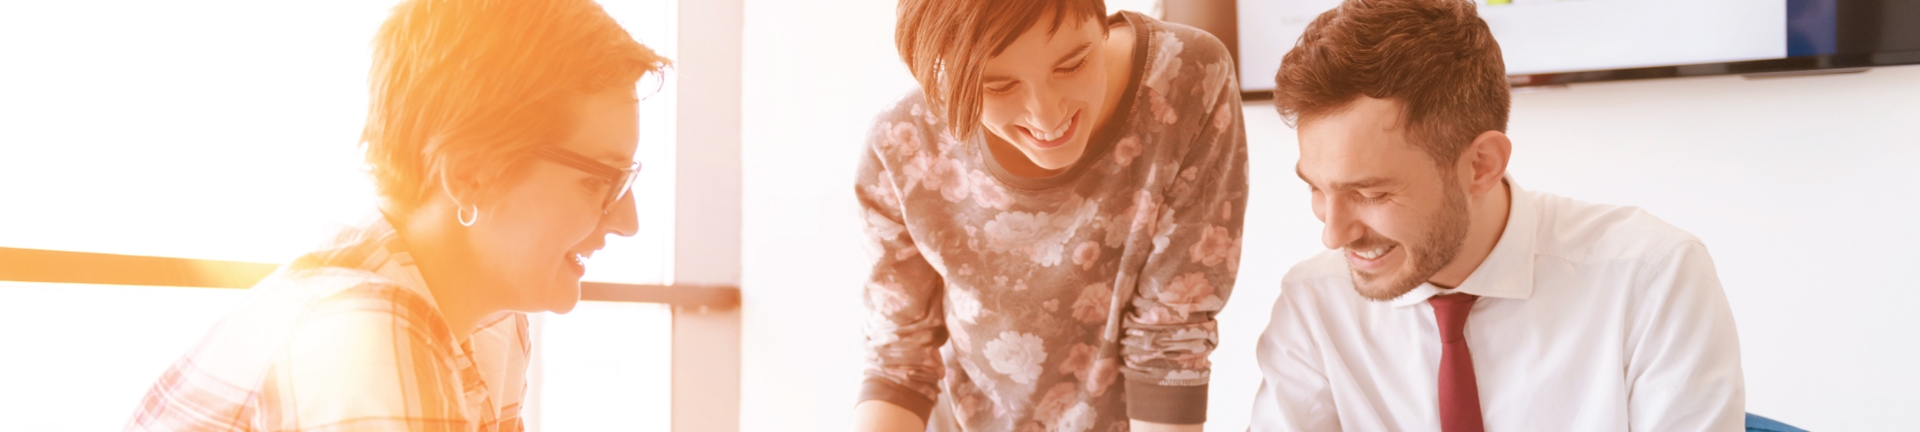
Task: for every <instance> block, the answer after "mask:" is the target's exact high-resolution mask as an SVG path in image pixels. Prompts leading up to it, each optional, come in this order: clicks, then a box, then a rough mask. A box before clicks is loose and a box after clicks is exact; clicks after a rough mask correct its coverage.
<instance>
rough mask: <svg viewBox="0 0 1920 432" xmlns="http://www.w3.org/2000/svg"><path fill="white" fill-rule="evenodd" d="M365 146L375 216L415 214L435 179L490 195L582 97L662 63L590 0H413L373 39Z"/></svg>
mask: <svg viewBox="0 0 1920 432" xmlns="http://www.w3.org/2000/svg"><path fill="white" fill-rule="evenodd" d="M373 51H374V54H373V71H372V74H371V76H370V77H369V78H368V81H369V83H370V84H371V85H372V93H373V94H372V97H371V99H370V101H369V107H368V110H367V124H366V129H364V130H363V131H362V132H361V136H360V139H361V141H362V143H363V144H364V145H365V146H366V153H367V154H366V158H367V159H366V160H367V163H368V165H370V166H371V171H372V174H373V178H374V183H375V186H376V188H377V189H378V190H379V192H380V196H381V197H382V198H383V199H384V200H385V201H386V203H385V204H383V207H387V206H391V208H389V209H390V210H393V211H397V212H400V213H406V212H410V211H412V209H413V208H415V207H417V206H418V205H419V204H420V203H421V202H422V201H423V199H424V197H427V196H430V195H428V194H429V193H432V192H434V190H435V189H437V188H438V187H439V186H440V184H439V181H440V179H441V178H442V177H449V176H450V173H470V174H476V175H478V177H480V178H483V179H488V180H489V181H487V182H485V183H484V184H482V185H480V187H479V188H478V189H479V190H477V191H474V192H473V193H476V194H480V195H486V194H488V193H490V191H493V190H498V189H499V188H502V187H503V186H504V185H503V184H502V183H510V181H509V180H510V179H512V178H514V175H513V174H514V173H516V172H518V171H519V170H518V167H520V166H522V165H524V164H521V163H519V162H520V161H524V160H527V159H528V155H531V154H532V152H533V151H534V150H535V149H536V148H538V147H540V146H546V145H555V143H557V142H558V141H560V140H563V139H565V138H566V136H565V135H566V134H568V133H570V131H571V130H572V128H573V126H574V118H575V115H576V113H574V112H573V110H572V109H571V105H570V104H571V102H572V101H573V100H574V99H575V98H577V97H578V96H581V95H585V94H590V93H595V92H600V91H606V90H612V89H615V88H618V87H619V86H622V85H634V83H635V82H636V81H638V80H639V79H640V77H642V76H645V75H646V74H651V73H658V72H659V71H660V70H661V69H662V68H665V67H667V65H668V64H669V62H668V61H667V60H666V59H665V58H662V57H660V56H659V55H656V54H655V53H654V52H653V50H652V49H649V48H647V47H646V46H645V45H641V44H640V43H639V42H638V41H635V40H634V39H633V37H632V36H631V35H629V34H627V31H626V30H625V29H623V28H621V27H620V24H619V23H617V22H615V21H614V20H613V17H611V16H608V15H607V13H606V11H605V10H603V9H601V7H600V5H599V4H596V3H594V2H593V1H591V0H513V1H487V0H410V1H407V2H404V3H401V4H399V5H398V6H394V8H393V15H392V16H391V17H389V18H387V21H386V23H384V24H382V25H381V26H380V30H379V33H378V34H377V35H375V37H374V42H373Z"/></svg>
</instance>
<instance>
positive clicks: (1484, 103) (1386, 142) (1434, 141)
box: [1252, 0, 1745, 432]
mask: <svg viewBox="0 0 1920 432" xmlns="http://www.w3.org/2000/svg"><path fill="white" fill-rule="evenodd" d="M1275 80H1276V82H1277V86H1276V90H1275V91H1274V93H1275V94H1274V101H1275V105H1276V106H1277V107H1278V109H1279V111H1280V113H1281V115H1282V116H1283V117H1284V118H1285V119H1287V121H1288V122H1289V123H1290V124H1293V125H1295V126H1296V130H1297V132H1298V135H1299V140H1300V160H1299V164H1298V165H1297V167H1296V170H1297V171H1298V174H1299V176H1300V179H1301V180H1303V181H1305V182H1306V183H1307V184H1308V185H1309V186H1311V187H1312V197H1313V213H1314V216H1316V217H1318V218H1319V219H1320V221H1321V222H1323V223H1325V231H1324V233H1323V237H1322V241H1323V242H1324V243H1325V244H1326V246H1327V247H1328V248H1329V249H1332V250H1330V251H1327V252H1325V253H1321V254H1320V255H1318V256H1315V257H1313V258H1311V259H1308V260H1306V261H1305V262H1301V263H1300V264H1298V265H1296V266H1294V267H1293V269H1292V270H1290V271H1289V272H1288V273H1287V276H1286V278H1285V279H1284V281H1283V282H1282V290H1281V293H1280V298H1279V300H1278V301H1277V302H1276V303H1275V305H1274V309H1273V317H1272V321H1271V323H1270V324H1269V325H1268V327H1267V329H1266V331H1265V332H1264V334H1263V335H1262V336H1261V337H1260V340H1259V347H1258V355H1259V363H1260V368H1261V373H1262V375H1263V378H1264V382H1263V383H1262V384H1261V388H1260V392H1259V394H1258V395H1257V396H1256V405H1255V408H1254V416H1253V428H1252V429H1253V430H1261V431H1265V430H1289V431H1290V430H1304V431H1325V430H1348V431H1356V430H1357V431H1386V430H1394V431H1419V430H1441V431H1447V432H1460V431H1482V430H1503V431H1540V430H1561V431H1565V430H1583V431H1585V430H1591V431H1626V430H1637V431H1703V430H1726V431H1733V430H1741V428H1742V422H1743V420H1744V416H1743V412H1744V408H1745V407H1744V403H1745V399H1744V398H1745V395H1744V383H1743V378H1742V375H1741V370H1740V346H1739V338H1738V336H1737V335H1736V333H1735V329H1734V324H1733V316H1732V312H1731V310H1730V309H1729V307H1728V305H1727V300H1726V295H1725V294H1724V293H1723V292H1722V290H1721V287H1720V282H1719V278H1718V276H1716V275H1715V273H1714V267H1713V260H1712V259H1711V258H1710V257H1709V256H1708V255H1707V249H1706V246H1705V245H1703V244H1702V243H1701V241H1700V240H1699V239H1698V238H1695V237H1694V236H1692V235H1690V234H1688V233H1687V232H1685V231H1682V230H1680V229H1679V228H1676V227H1674V226H1672V225H1669V224H1667V223H1666V222H1663V221H1661V220H1659V219H1657V218H1655V217H1653V216H1652V215H1649V214H1647V212H1645V211H1642V210H1640V209H1636V208H1632V207H1622V206H1610V205H1599V204H1589V203H1584V202H1579V201H1575V200H1572V199H1568V198H1563V197H1559V196H1555V195H1550V194H1546V193H1541V192H1535V191H1529V190H1525V189H1522V188H1521V187H1520V186H1519V184H1518V183H1516V182H1515V181H1514V179H1513V178H1512V177H1511V176H1509V175H1507V173H1506V170H1507V163H1508V158H1509V156H1510V155H1511V153H1512V150H1513V144H1512V142H1511V141H1510V140H1509V139H1508V137H1507V135H1506V134H1505V133H1504V132H1505V131H1506V123H1507V112H1508V106H1509V96H1508V88H1507V82H1506V79H1505V68H1504V63H1503V62H1502V60H1501V56H1500V47H1499V45H1498V44H1497V43H1495V41H1494V39H1493V35H1492V34H1491V33H1490V32H1489V31H1488V29H1487V25H1486V23H1485V22H1484V21H1482V20H1481V19H1480V18H1479V17H1478V16H1477V14H1476V12H1475V6H1474V4H1473V2H1469V1H1465V0H1367V1H1360V0H1348V1H1346V2H1345V3H1344V4H1342V5H1341V6H1340V7H1338V8H1336V9H1334V10H1332V11H1329V12H1327V13H1325V14H1323V15H1321V16H1320V17H1319V18H1318V19H1316V20H1315V21H1314V22H1313V23H1312V24H1310V25H1309V27H1308V28H1307V30H1306V32H1305V34H1304V35H1302V36H1301V38H1300V40H1299V43H1298V44H1297V45H1295V47H1294V48H1293V50H1292V51H1290V52H1289V53H1288V54H1287V55H1286V58H1285V60H1284V61H1283V62H1282V66H1281V69H1280V72H1279V74H1278V76H1277V77H1276V79H1275Z"/></svg>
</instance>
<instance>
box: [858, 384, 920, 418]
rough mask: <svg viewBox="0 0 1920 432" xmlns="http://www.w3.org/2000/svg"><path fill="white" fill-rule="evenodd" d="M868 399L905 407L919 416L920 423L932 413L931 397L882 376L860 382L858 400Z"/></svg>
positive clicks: (864, 400)
mask: <svg viewBox="0 0 1920 432" xmlns="http://www.w3.org/2000/svg"><path fill="white" fill-rule="evenodd" d="M870 400H880V401H886V402H888V403H891V404H894V405H899V406H900V407H901V408H906V409H907V411H912V412H913V415H917V416H920V423H921V424H926V423H927V416H928V415H929V414H932V413H933V399H927V397H926V395H922V394H920V392H916V391H913V390H912V389H908V388H907V387H906V386H902V385H899V384H894V383H893V381H887V380H885V379H882V378H873V377H868V378H867V380H866V381H865V382H862V383H860V402H866V401H870Z"/></svg>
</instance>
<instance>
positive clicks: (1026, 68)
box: [980, 17, 1111, 171]
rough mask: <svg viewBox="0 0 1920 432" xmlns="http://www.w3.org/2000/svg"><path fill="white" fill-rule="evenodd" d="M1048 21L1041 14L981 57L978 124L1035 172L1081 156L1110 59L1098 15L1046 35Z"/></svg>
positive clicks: (1103, 97) (1097, 115)
mask: <svg viewBox="0 0 1920 432" xmlns="http://www.w3.org/2000/svg"><path fill="white" fill-rule="evenodd" d="M1049 22H1052V18H1051V17H1042V18H1040V19H1039V23H1040V24H1036V25H1034V26H1033V27H1031V28H1028V29H1027V30H1026V32H1025V33H1021V34H1020V37H1019V38H1017V39H1015V40H1014V41H1013V44H1011V45H1008V46H1007V49H1006V50H1004V51H1001V52H1000V55H998V56H995V57H993V58H991V59H988V60H987V61H986V63H985V65H984V66H985V70H984V73H983V74H982V77H983V78H982V80H981V86H982V88H981V95H982V98H983V103H982V104H981V110H980V122H981V126H982V127H983V128H985V129H986V130H987V132H988V133H990V134H992V137H991V138H997V139H998V141H999V142H997V143H993V144H1000V143H1004V145H1006V146H1008V147H1011V148H1013V149H1016V150H1018V152H1019V153H1020V154H1021V155H1024V156H1026V160H1025V161H1024V162H1026V163H1031V165H1032V166H1034V167H1037V168H1039V169H1040V170H1059V169H1063V168H1066V167H1067V166H1069V165H1072V164H1073V162H1074V161H1077V160H1079V159H1080V154H1081V153H1084V152H1086V150H1087V141H1088V139H1089V138H1091V137H1092V136H1093V131H1094V130H1095V129H1096V128H1097V126H1098V125H1097V123H1099V122H1100V121H1101V120H1102V118H1101V117H1102V116H1103V115H1104V112H1103V111H1104V108H1106V107H1107V105H1108V103H1109V102H1110V101H1109V100H1108V99H1109V98H1110V97H1111V95H1110V94H1109V93H1111V91H1110V90H1111V89H1110V86H1109V85H1108V84H1109V81H1108V76H1109V74H1110V73H1109V72H1110V71H1109V68H1108V64H1107V62H1108V61H1109V60H1110V59H1109V58H1108V55H1107V53H1108V51H1109V49H1107V45H1106V44H1105V42H1106V37H1107V32H1106V27H1105V26H1103V25H1102V23H1101V21H1100V20H1098V19H1091V18H1089V19H1085V20H1067V21H1065V22H1063V23H1062V24H1061V25H1060V27H1059V28H1058V29H1053V30H1054V31H1053V32H1051V33H1049V32H1048V30H1049V28H1048V27H1050V26H1048V25H1046V23H1049ZM990 141H991V140H990ZM1002 162H1009V161H1006V160H1002ZM1016 171H1017V169H1016Z"/></svg>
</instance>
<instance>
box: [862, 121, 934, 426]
mask: <svg viewBox="0 0 1920 432" xmlns="http://www.w3.org/2000/svg"><path fill="white" fill-rule="evenodd" d="M903 106H905V105H903ZM900 111H904V109H900V108H896V109H895V112H893V113H889V114H883V115H881V116H880V121H878V122H877V124H876V125H875V127H874V131H873V132H872V134H871V135H869V140H871V142H870V143H869V145H868V146H867V151H865V152H864V153H865V157H864V159H863V160H862V162H861V164H860V170H859V175H858V177H857V179H856V186H855V188H854V189H855V190H854V194H855V195H856V197H857V198H858V200H859V203H860V207H861V209H860V210H861V219H862V222H864V224H865V226H866V236H867V240H868V246H869V251H870V252H872V253H873V255H874V262H873V270H872V273H871V276H870V277H869V278H868V279H867V282H866V285H865V287H864V288H863V293H864V294H865V295H864V296H863V297H864V299H865V303H866V311H867V320H866V321H867V324H866V325H865V329H866V372H865V375H866V379H865V381H864V382H863V383H862V384H861V390H860V404H859V405H857V406H856V408H855V413H856V414H857V416H858V418H857V419H856V420H858V421H862V422H863V423H860V424H872V425H875V426H892V425H905V424H909V423H920V422H924V419H925V418H926V417H927V414H928V413H930V412H931V411H932V410H933V405H934V400H935V399H936V398H937V397H938V396H939V394H940V384H939V382H940V379H941V378H942V376H943V374H944V373H945V370H944V367H945V366H944V364H943V362H942V359H941V357H940V346H941V345H942V344H945V343H946V341H947V331H946V330H947V328H946V322H945V321H944V317H945V311H946V308H945V306H944V304H945V303H944V302H943V301H942V300H943V297H944V295H945V294H944V293H945V289H944V287H945V282H944V280H943V279H942V278H941V276H940V274H939V273H938V272H936V271H935V270H934V267H933V265H932V264H930V263H929V262H928V258H927V257H925V256H922V255H921V253H920V248H919V246H918V245H917V244H916V243H915V242H914V238H913V235H912V233H910V232H908V230H907V224H906V218H905V213H906V212H905V210H904V207H905V206H906V204H905V203H906V202H907V200H908V198H909V196H908V195H907V194H906V193H905V192H906V190H905V188H899V187H896V185H895V183H894V181H893V178H894V177H893V175H892V173H891V172H889V170H888V169H887V165H888V163H887V159H886V157H896V158H895V160H897V159H898V158H897V156H900V155H901V154H903V153H905V152H909V151H911V150H912V149H916V148H920V147H922V145H923V143H920V142H898V141H914V140H915V138H918V137H921V136H925V134H916V133H893V132H895V131H896V130H899V129H900V128H913V127H916V125H915V124H914V123H913V122H912V121H911V120H907V121H895V120H894V119H896V118H900V117H910V116H906V115H901V113H900ZM874 402H882V403H874ZM889 408H891V410H889ZM901 412H904V413H906V414H907V416H906V420H913V421H911V422H908V421H904V420H903V419H901V418H899V416H897V415H895V414H899V413H901ZM867 420H871V421H873V423H864V422H865V421H867ZM879 430H890V429H879Z"/></svg>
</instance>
